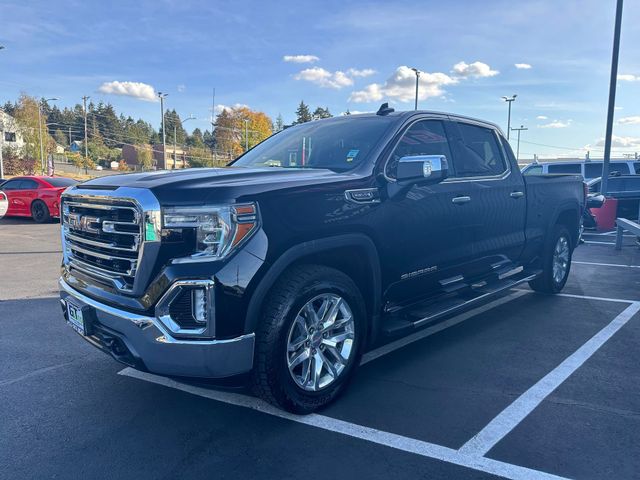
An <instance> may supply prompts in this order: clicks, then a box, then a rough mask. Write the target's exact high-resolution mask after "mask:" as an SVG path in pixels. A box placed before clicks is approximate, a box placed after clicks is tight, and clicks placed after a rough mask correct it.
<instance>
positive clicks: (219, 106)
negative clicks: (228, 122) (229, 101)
mask: <svg viewBox="0 0 640 480" xmlns="http://www.w3.org/2000/svg"><path fill="white" fill-rule="evenodd" d="M239 108H249V105H246V104H244V103H234V104H233V105H223V104H222V103H219V104H217V105H216V107H215V114H216V115H220V114H221V113H222V111H223V110H228V111H232V110H237V109H239ZM209 110H211V109H209Z"/></svg>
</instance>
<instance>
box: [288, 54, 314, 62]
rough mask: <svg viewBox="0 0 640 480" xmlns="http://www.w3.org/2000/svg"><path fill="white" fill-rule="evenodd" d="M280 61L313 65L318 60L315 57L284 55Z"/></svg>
mask: <svg viewBox="0 0 640 480" xmlns="http://www.w3.org/2000/svg"><path fill="white" fill-rule="evenodd" d="M282 60H284V61H285V62H291V63H313V62H317V61H318V60H320V59H319V58H318V57H316V56H315V55H285V56H284V57H282Z"/></svg>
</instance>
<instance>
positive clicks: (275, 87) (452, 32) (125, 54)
mask: <svg viewBox="0 0 640 480" xmlns="http://www.w3.org/2000/svg"><path fill="white" fill-rule="evenodd" d="M614 11H615V1H614V0H583V1H572V0H560V1H559V0H540V1H535V0H533V1H527V2H514V1H513V0H511V1H491V0H487V1H482V2H479V1H469V0H465V1H462V0H460V1H455V0H454V1H442V0H440V1H422V2H420V1H416V0H413V1H406V2H405V1H396V0H394V1H393V2H389V1H386V2H385V1H379V2H369V1H358V2H355V1H354V2H351V1H344V0H342V1H333V0H329V1H323V2H319V1H317V2H305V1H291V0H281V1H279V2H257V1H253V2H251V1H233V2H222V1H215V2H214V1H194V0H179V1H173V0H153V1H147V0H142V1H135V2H134V1H124V0H122V1H111V2H109V1H100V2H98V1H93V0H84V1H69V0H61V1H57V2H51V1H49V0H45V1H41V0H31V1H29V2H25V1H24V0H20V1H10V0H9V1H8V0H0V12H2V28H1V29H0V45H4V46H5V47H6V49H4V50H1V51H0V102H3V103H4V101H6V100H9V99H10V100H14V99H15V98H17V96H18V95H19V93H20V92H27V93H28V94H31V95H37V96H44V97H53V96H55V97H59V98H60V100H59V101H58V102H57V103H58V105H60V106H72V105H73V104H75V103H76V102H80V101H81V100H80V99H81V97H82V95H90V96H91V98H92V100H93V101H94V102H98V101H104V102H111V103H112V104H113V105H114V106H115V107H116V108H117V110H118V112H123V113H125V114H130V115H132V116H134V117H142V118H144V119H145V120H148V121H150V122H152V123H153V124H154V125H156V126H157V124H158V123H159V118H160V113H159V104H158V103H157V102H154V101H149V100H145V98H149V99H152V98H153V93H154V92H157V91H163V92H167V93H168V94H169V97H168V98H167V102H166V106H167V107H168V108H171V109H173V108H175V109H176V110H177V111H178V112H179V113H180V115H181V116H182V117H183V118H184V117H187V116H188V115H190V114H192V115H194V116H195V117H196V118H197V119H198V120H194V121H192V122H190V123H189V124H187V126H188V127H189V128H190V129H191V128H195V127H196V126H198V127H200V128H202V129H204V128H206V127H207V126H208V118H209V115H210V107H211V94H212V89H213V87H215V88H216V104H218V105H228V106H233V105H235V104H245V105H248V106H249V107H250V108H252V109H256V110H262V111H264V112H266V113H267V114H268V115H270V116H271V117H272V118H275V117H276V116H277V115H278V113H281V114H282V115H283V117H284V119H285V122H287V123H288V122H290V121H292V120H293V119H294V111H295V109H296V107H297V105H298V103H299V102H300V100H302V99H304V101H305V102H306V103H308V104H309V105H311V106H312V107H315V106H328V107H329V109H330V110H331V112H332V113H334V114H338V113H340V112H344V111H345V110H347V109H349V110H350V111H352V112H353V111H372V110H375V109H377V107H378V106H379V104H380V103H382V102H383V101H389V102H390V103H391V104H392V105H393V106H394V107H395V108H396V109H400V110H407V109H412V108H413V86H412V85H413V81H414V80H413V77H411V74H412V73H411V72H410V71H408V70H407V69H406V68H403V67H407V66H409V67H417V68H419V69H420V70H422V71H423V72H425V73H424V74H423V76H422V81H421V92H422V97H423V98H421V101H420V107H421V108H423V109H430V110H438V111H450V112H455V113H460V114H466V115H471V116H475V117H479V118H483V119H487V120H491V121H494V122H496V123H498V124H500V125H501V126H502V127H503V129H506V116H507V115H506V113H507V108H506V104H505V103H504V102H503V101H502V100H501V96H503V95H511V94H514V93H515V94H517V95H518V98H517V100H516V102H515V103H514V104H513V116H512V126H519V125H521V124H524V125H525V126H526V127H528V129H529V130H527V131H526V132H523V136H522V140H523V143H522V144H521V146H520V150H521V152H522V154H521V156H524V157H530V156H531V155H532V154H533V153H537V154H540V155H543V156H559V155H565V156H567V155H568V156H583V155H584V152H585V148H586V149H589V150H591V156H592V158H593V157H598V156H601V155H602V150H603V147H602V146H601V144H600V143H599V142H601V139H602V137H603V136H604V129H605V119H606V102H607V97H608V82H609V68H610V61H611V47H612V38H613V20H614ZM638 18H640V3H639V2H633V1H629V0H627V2H626V5H625V9H624V15H623V25H622V42H621V52H620V67H619V72H618V73H619V74H620V75H621V76H620V80H619V81H618V96H617V102H616V105H617V109H616V124H615V127H614V135H615V138H614V146H615V147H616V150H615V151H614V153H615V152H618V153H621V152H623V151H624V152H635V151H638V152H640V48H638V47H637V46H638V45H640V22H638V21H637V19H638ZM285 56H289V57H293V58H288V60H289V61H285V59H284V57H285ZM298 56H301V57H298ZM304 60H306V62H302V61H304ZM516 64H525V65H528V66H530V68H523V67H525V65H520V67H521V68H518V67H516ZM114 82H119V83H114ZM126 82H131V83H126ZM139 84H144V85H139ZM118 92H119V93H121V94H122V93H125V94H127V95H128V96H127V95H116V93H118ZM512 140H513V137H512ZM524 142H533V143H536V144H540V145H534V144H532V143H524ZM543 145H551V146H555V147H563V148H554V147H549V146H543Z"/></svg>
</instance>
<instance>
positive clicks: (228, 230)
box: [163, 203, 258, 261]
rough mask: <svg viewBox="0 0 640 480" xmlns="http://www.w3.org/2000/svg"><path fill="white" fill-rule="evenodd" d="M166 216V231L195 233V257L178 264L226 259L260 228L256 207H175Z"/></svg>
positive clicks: (168, 210)
mask: <svg viewBox="0 0 640 480" xmlns="http://www.w3.org/2000/svg"><path fill="white" fill-rule="evenodd" d="M163 213H164V215H163V228H165V229H193V230H195V246H194V253H193V254H192V255H191V256H190V257H187V259H177V261H185V260H191V261H195V260H203V259H211V260H217V259H220V258H223V257H224V256H226V255H227V254H228V253H229V252H230V251H231V250H232V249H233V248H234V247H235V246H237V245H238V244H239V243H240V242H242V241H243V240H244V239H246V238H248V237H249V236H250V235H251V233H253V231H254V230H255V229H256V228H257V226H258V209H257V206H256V204H255V203H247V204H241V205H220V206H204V207H173V208H166V209H164V212H163Z"/></svg>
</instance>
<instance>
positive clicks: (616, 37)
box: [601, 0, 622, 195]
mask: <svg viewBox="0 0 640 480" xmlns="http://www.w3.org/2000/svg"><path fill="white" fill-rule="evenodd" d="M621 24H622V0H618V3H617V5H616V23H615V27H614V31H613V53H612V55H611V78H610V79H609V108H608V111H607V130H606V133H605V135H604V163H603V165H602V185H601V187H602V188H601V191H602V194H603V195H606V194H607V187H608V186H609V171H610V169H609V165H610V163H611V135H612V133H613V114H614V108H615V105H616V80H617V77H618V54H619V52H620V27H621Z"/></svg>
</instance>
